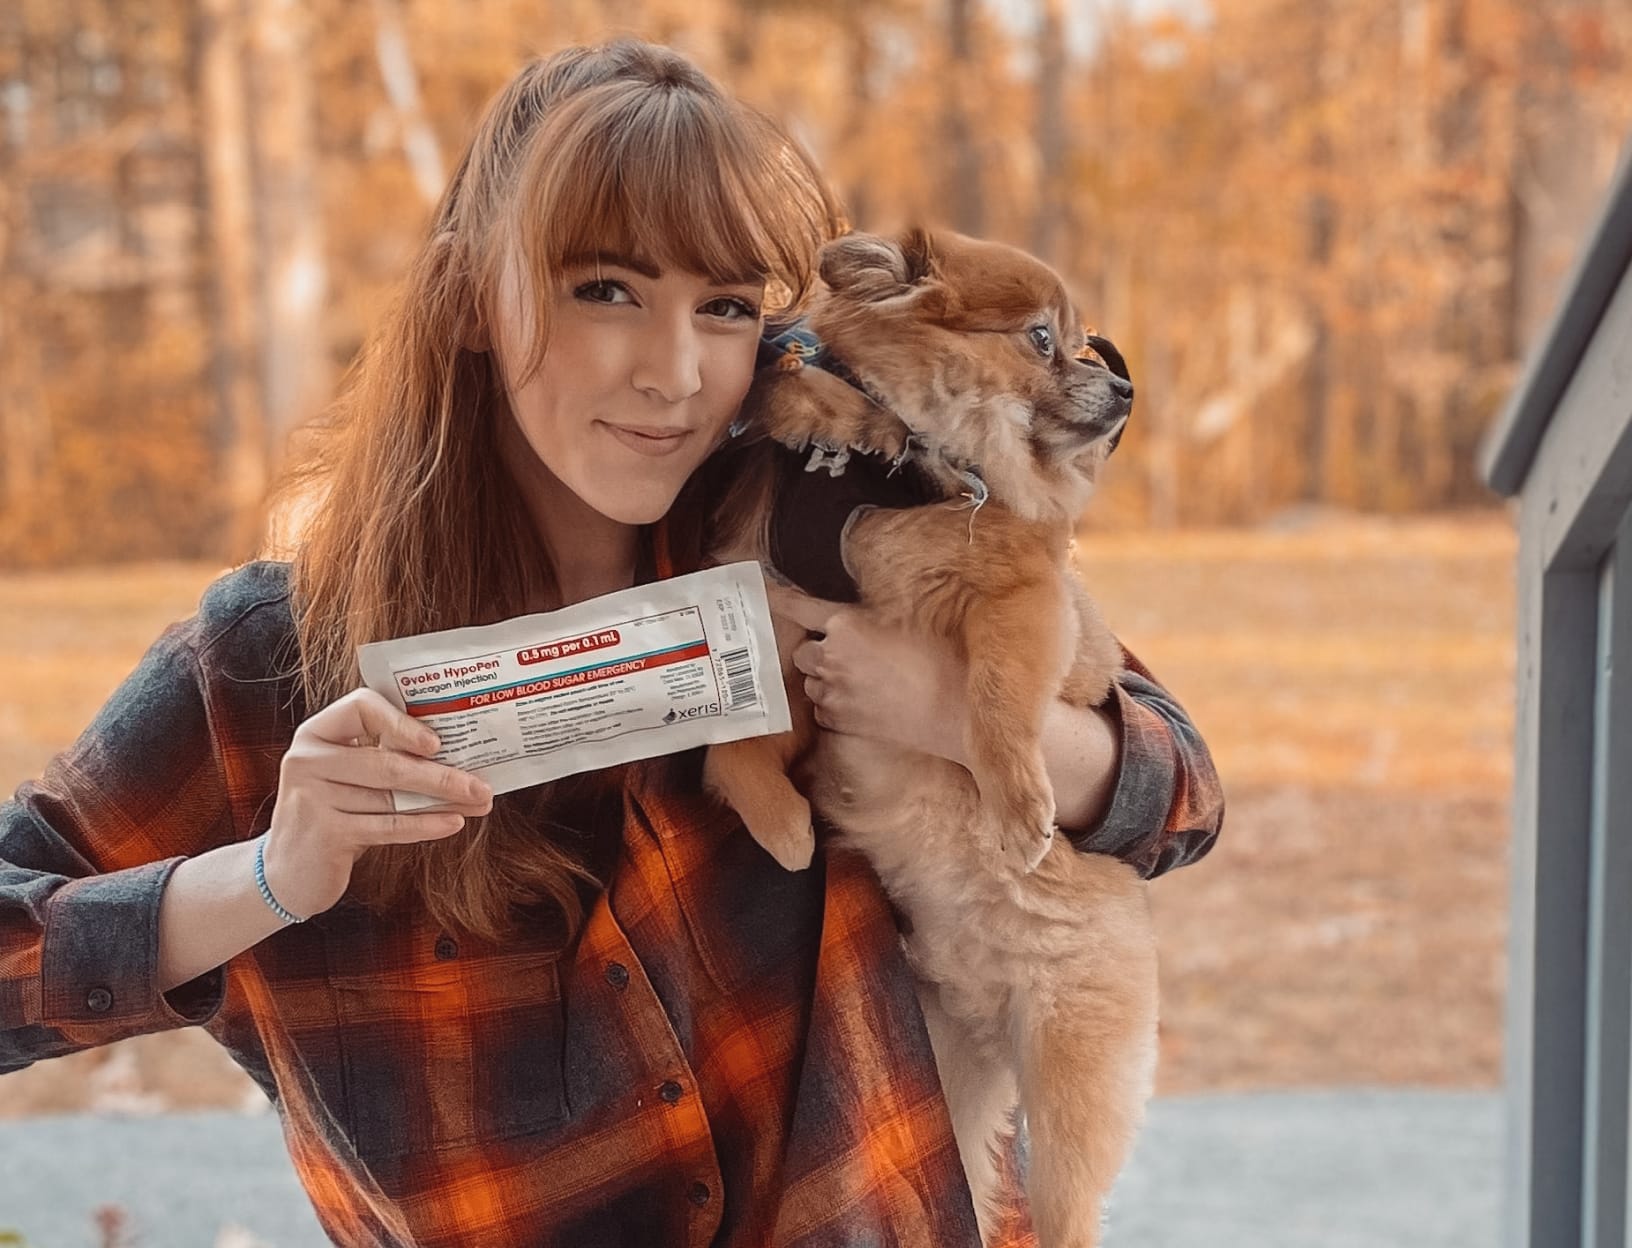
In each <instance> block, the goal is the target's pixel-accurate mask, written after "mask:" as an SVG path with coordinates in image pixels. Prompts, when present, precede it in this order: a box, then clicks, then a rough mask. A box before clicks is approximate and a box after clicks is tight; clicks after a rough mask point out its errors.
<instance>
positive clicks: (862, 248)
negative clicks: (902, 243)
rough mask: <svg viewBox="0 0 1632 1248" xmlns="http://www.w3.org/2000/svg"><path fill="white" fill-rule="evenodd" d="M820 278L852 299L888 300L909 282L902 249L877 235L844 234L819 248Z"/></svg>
mask: <svg viewBox="0 0 1632 1248" xmlns="http://www.w3.org/2000/svg"><path fill="white" fill-rule="evenodd" d="M818 265H819V268H820V272H821V275H822V280H823V281H824V282H826V283H827V284H828V285H829V286H830V287H832V288H833V289H834V290H836V291H841V292H843V293H844V294H847V295H849V296H851V297H852V298H855V299H887V298H888V297H889V296H891V295H898V294H900V293H901V291H902V289H903V288H904V287H906V286H908V285H911V283H910V281H909V280H908V278H907V260H906V257H905V256H903V255H902V254H901V249H900V248H899V247H897V246H896V245H895V244H894V243H892V242H891V241H890V240H889V239H887V238H880V237H879V236H878V235H877V234H846V235H845V236H844V237H843V238H836V239H834V240H833V241H832V242H831V243H828V244H827V246H825V247H823V248H822V254H821V257H820V259H819V260H818Z"/></svg>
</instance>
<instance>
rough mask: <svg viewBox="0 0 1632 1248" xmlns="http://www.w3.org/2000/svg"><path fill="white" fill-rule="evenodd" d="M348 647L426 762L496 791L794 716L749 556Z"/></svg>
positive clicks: (425, 801)
mask: <svg viewBox="0 0 1632 1248" xmlns="http://www.w3.org/2000/svg"><path fill="white" fill-rule="evenodd" d="M357 655H358V661H359V663H360V665H361V667H362V673H363V683H364V684H366V685H367V686H368V687H369V688H370V689H372V690H374V691H375V692H376V693H379V694H382V695H383V696H384V697H386V698H387V699H389V700H390V701H391V702H392V703H393V704H394V705H396V706H398V707H400V708H402V709H403V710H405V711H407V712H408V714H410V715H412V716H413V717H414V718H415V719H417V720H419V721H420V722H421V723H423V724H425V725H427V726H428V727H430V728H432V729H434V730H435V732H436V735H437V736H438V737H440V738H441V739H442V748H441V749H440V750H439V751H438V752H437V754H436V760H437V761H438V762H441V763H447V764H449V765H450V766H455V767H462V768H464V769H465V770H467V771H472V772H476V773H477V774H479V775H480V776H481V777H482V778H483V779H484V780H486V781H487V782H488V783H489V784H490V785H492V786H493V791H494V792H495V793H508V792H509V791H510V790H512V789H520V788H525V787H527V786H528V785H533V784H541V783H543V782H544V781H546V780H555V779H558V778H560V777H561V776H570V775H572V774H574V773H576V772H580V771H590V770H593V769H595V768H600V767H610V766H613V765H615V764H617V763H627V762H631V761H633V760H634V759H639V758H652V757H654V756H656V755H659V754H672V753H674V752H675V751H677V750H687V749H691V748H692V747H694V746H699V745H713V744H716V743H718V742H721V741H736V740H740V739H741V738H744V737H756V736H764V735H767V734H769V733H775V732H786V731H788V729H789V728H790V727H791V726H792V720H791V719H790V717H789V714H788V699H787V692H786V690H784V689H783V687H782V670H781V665H780V663H779V661H778V658H777V653H776V638H775V636H774V634H773V633H772V630H771V611H770V604H769V602H768V601H767V599H766V596H765V577H764V573H763V572H762V571H761V570H760V567H759V565H758V564H757V563H754V562H752V561H748V562H743V563H730V564H726V565H724V566H723V567H717V568H710V569H708V570H706V571H703V572H694V573H691V574H690V575H687V576H677V577H673V578H671V579H670V580H666V581H655V582H653V583H652V584H649V585H637V586H635V587H634V588H633V589H625V590H619V591H618V592H617V593H614V594H607V595H605V596H604V597H600V598H592V599H590V600H588V601H587V602H580V603H575V604H574V605H572V606H570V607H564V608H563V609H561V610H559V611H550V612H546V613H544V614H541V615H524V616H520V617H518V618H516V619H513V620H505V621H504V622H502V623H499V624H488V625H483V626H480V627H475V628H451V629H447V630H446V631H444V632H439V633H424V634H421V635H420V636H417V637H400V638H397V639H396V640H393V641H378V642H373V643H370V644H369V645H365V646H359V647H358V650H357ZM392 797H393V799H394V801H395V804H396V808H397V810H399V811H409V810H422V809H425V808H426V807H430V806H434V805H437V804H438V802H437V800H436V799H433V798H429V797H425V796H423V795H421V794H418V793H402V792H396V793H393V794H392Z"/></svg>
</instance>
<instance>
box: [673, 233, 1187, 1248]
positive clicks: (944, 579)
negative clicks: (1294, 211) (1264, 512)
mask: <svg viewBox="0 0 1632 1248" xmlns="http://www.w3.org/2000/svg"><path fill="white" fill-rule="evenodd" d="M821 275H822V279H823V288H822V290H821V291H820V292H819V294H818V295H817V296H816V298H815V300H814V301H813V304H812V306H811V309H810V311H809V313H808V317H807V321H808V329H809V331H810V332H809V333H807V334H805V336H804V337H803V338H802V339H798V340H793V341H791V342H790V343H789V351H790V354H789V355H788V356H787V357H786V358H785V359H784V360H783V361H782V362H781V365H780V366H778V367H773V368H768V369H766V370H763V371H762V373H761V374H760V377H759V379H758V380H757V381H756V382H755V386H754V389H753V391H752V392H751V393H750V396H749V402H748V405H747V407H746V408H745V419H746V423H747V424H748V425H749V427H750V428H752V429H753V430H754V431H755V434H756V436H763V439H764V440H763V442H762V443H760V444H758V445H756V446H753V447H751V448H749V451H748V458H749V459H750V461H752V462H755V463H756V466H755V467H754V468H753V470H752V471H750V472H749V473H748V474H746V476H745V478H744V481H745V484H744V485H743V486H742V487H741V488H742V489H743V490H744V491H746V492H747V493H748V495H749V499H750V501H751V502H752V503H753V505H752V506H751V507H749V508H748V511H747V514H748V516H749V519H748V521H746V522H745V523H744V525H743V527H741V528H740V529H738V530H737V531H736V532H734V533H732V534H730V535H729V536H728V538H727V539H726V542H725V546H724V548H723V549H721V550H720V551H718V552H717V554H718V557H719V558H721V559H722V560H726V559H736V558H757V559H760V560H762V561H764V562H765V564H766V566H767V567H769V568H772V569H773V570H774V569H776V567H777V565H778V563H779V559H778V555H779V554H782V553H784V552H785V551H786V550H791V549H793V548H794V547H796V546H800V547H802V546H804V545H808V544H809V543H810V542H816V541H820V540H821V535H820V534H819V533H814V532H807V533H803V534H801V535H800V536H801V539H802V540H801V541H797V542H788V543H782V544H780V547H781V548H780V549H779V542H778V537H777V535H778V526H779V524H782V523H784V521H785V519H786V516H787V514H788V508H787V506H786V504H787V500H788V496H789V492H790V491H794V490H805V489H808V488H811V486H812V483H814V482H821V481H823V480H824V478H823V473H824V472H825V473H826V474H828V475H827V478H826V480H833V479H836V478H839V477H841V476H843V475H844V474H845V473H846V472H848V471H850V470H851V469H852V468H853V469H855V470H857V471H858V472H859V471H861V469H862V466H863V465H868V464H870V465H871V466H872V467H871V469H870V470H871V471H873V473H874V476H875V477H882V478H883V479H886V480H888V481H890V482H891V483H892V486H894V485H898V484H899V483H898V482H897V481H896V478H897V476H898V474H899V473H907V474H911V475H912V476H913V477H914V482H913V486H912V490H915V491H916V493H912V492H910V491H909V493H908V494H907V495H906V496H905V501H906V503H907V504H908V505H902V500H901V499H896V500H895V501H894V502H893V503H890V502H886V503H885V504H884V505H880V506H867V505H860V506H858V507H856V508H855V509H853V510H849V511H847V512H846V513H845V514H844V516H842V517H841V519H842V521H843V523H842V527H841V526H840V525H835V526H834V527H835V529H836V540H837V541H838V542H839V543H840V548H841V551H842V561H843V568H844V570H845V571H846V572H848V574H849V576H850V577H852V578H853V581H854V585H855V588H856V591H857V597H859V601H860V602H861V603H863V604H864V605H865V606H866V607H867V608H868V609H869V610H871V611H872V612H875V613H876V614H877V615H878V616H879V617H881V618H882V619H883V620H884V621H885V622H887V623H890V624H893V625H896V626H898V627H902V628H907V629H913V630H923V631H926V632H929V633H933V634H937V635H939V636H941V637H943V638H947V639H950V640H951V641H952V642H953V643H954V644H955V645H956V647H957V649H958V651H959V652H960V654H961V655H962V657H963V658H964V659H965V660H966V661H967V663H968V672H969V689H968V697H969V704H970V706H971V707H972V708H974V713H973V715H972V722H971V726H970V733H969V736H970V739H969V742H968V754H969V760H970V765H969V768H968V770H965V769H964V768H963V767H960V766H958V765H957V764H955V763H951V762H948V761H946V760H944V759H939V758H931V757H928V756H925V755H920V754H916V753H913V752H911V751H907V750H904V749H897V748H893V747H891V746H888V745H885V744H882V743H880V742H877V741H870V740H862V739H859V738H856V737H851V736H845V735H842V734H836V733H823V732H819V731H818V730H817V726H816V723H815V720H814V715H813V711H812V708H811V705H810V702H809V700H808V699H807V698H806V697H805V696H804V689H803V682H802V677H801V676H800V674H799V673H798V672H796V671H795V670H794V669H793V668H792V666H791V664H790V663H789V659H788V656H789V655H790V654H791V653H792V650H793V648H794V646H795V645H796V644H797V643H798V642H799V641H801V640H802V639H803V633H802V631H801V630H799V629H798V628H797V626H795V625H791V624H790V623H789V622H787V621H783V620H779V621H778V638H777V640H778V645H779V648H780V650H781V654H782V656H783V664H784V679H785V682H786V684H787V686H788V693H789V700H790V703H791V705H792V706H793V708H794V730H793V731H792V732H790V733H785V734H782V735H780V736H776V737H761V738H756V739H754V740H750V741H742V742H735V743H732V744H730V745H725V746H715V747H713V748H711V749H710V751H709V755H708V760H707V764H706V767H705V772H704V775H705V779H706V781H707V782H708V784H709V785H710V787H711V788H713V789H714V791H715V792H717V793H718V794H719V795H720V796H721V797H723V798H724V799H725V800H726V801H728V802H729V803H731V805H732V806H733V807H734V808H735V809H736V810H737V811H738V813H740V814H741V815H742V816H743V820H744V822H745V823H746V825H747V827H748V829H749V831H750V832H751V833H752V835H753V836H754V837H755V839H757V840H758V841H759V842H760V844H761V845H763V846H764V847H765V848H766V849H767V850H768V851H770V852H771V853H772V854H773V855H775V856H776V858H777V859H778V861H780V862H781V863H782V864H783V865H784V866H786V867H788V868H790V869H799V868H802V867H804V866H806V865H808V864H809V862H810V858H811V853H812V849H813V845H814V838H813V834H812V826H811V806H812V805H814V807H815V809H816V811H817V812H819V813H820V814H821V815H822V816H823V817H824V818H825V819H826V820H827V821H828V822H830V823H831V824H832V825H833V827H834V828H835V829H836V830H837V832H838V833H839V835H840V837H841V839H842V843H843V844H846V845H849V846H853V847H855V848H857V849H859V850H861V851H862V852H863V853H865V854H866V855H867V856H868V858H869V859H870V860H871V861H872V863H873V865H874V867H875V868H876V869H877V871H878V873H879V876H880V878H881V879H882V881H883V883H884V885H885V887H886V889H887V890H888V892H889V893H890V895H891V897H892V898H893V899H894V900H895V902H896V904H897V905H898V906H899V907H900V909H901V910H902V912H903V913H904V915H905V916H906V918H907V920H908V925H907V926H908V927H909V930H908V931H907V933H906V934H905V935H904V936H903V940H904V942H905V948H906V951H907V955H908V957H909V959H910V960H911V963H912V965H913V968H914V970H915V971H916V972H917V974H918V977H919V981H920V994H919V995H920V998H921V1000H922V1004H923V1010H924V1017H925V1019H926V1021H927V1022H928V1025H929V1033H930V1039H931V1041H932V1043H933V1045H934V1050H935V1056H936V1062H937V1065H938V1067H939V1070H940V1073H941V1080H942V1084H943V1086H944V1088H945V1091H946V1099H947V1104H948V1106H949V1108H950V1110H951V1116H952V1124H953V1128H954V1130H955V1132H956V1135H957V1140H958V1147H959V1151H960V1153H961V1155H962V1158H963V1164H964V1168H965V1170H966V1172H967V1174H968V1177H969V1183H970V1187H971V1190H972V1192H973V1195H974V1199H975V1211H976V1215H977V1218H978V1219H979V1221H980V1226H981V1233H982V1236H983V1238H984V1239H986V1240H987V1242H990V1235H991V1227H992V1222H993V1210H992V1208H991V1198H992V1195H993V1193H994V1189H995V1185H996V1180H997V1173H996V1165H995V1160H994V1147H995V1146H996V1145H997V1144H999V1143H1000V1142H1001V1140H1002V1138H1003V1136H1004V1135H1005V1134H1006V1133H1007V1132H1008V1131H1010V1130H1011V1129H1012V1115H1013V1112H1014V1109H1015V1106H1016V1103H1018V1104H1019V1107H1020V1109H1021V1111H1022V1112H1023V1113H1024V1114H1025V1118H1026V1123H1027V1126H1028V1129H1029V1132H1030V1137H1031V1154H1030V1166H1029V1175H1028V1179H1027V1187H1028V1194H1029V1198H1030V1204H1031V1209H1032V1217H1033V1221H1034V1223H1035V1226H1036V1229H1037V1232H1038V1235H1039V1238H1040V1240H1041V1242H1042V1245H1043V1248H1089V1246H1091V1245H1094V1244H1097V1243H1098V1240H1099V1230H1100V1220H1101V1210H1102V1203H1103V1200H1104V1197H1105V1195H1106V1193H1107V1192H1108V1191H1109V1189H1110V1187H1111V1185H1112V1182H1113V1181H1114V1179H1115V1178H1116V1175H1117V1173H1118V1172H1119V1170H1120V1169H1121V1167H1122V1165H1123V1163H1124V1161H1125V1160H1126V1158H1127V1155H1128V1152H1129V1150H1130V1148H1131V1145H1132V1142H1133V1138H1134V1134H1135V1132H1136V1130H1137V1127H1138V1124H1139V1122H1140V1120H1141V1118H1142V1116H1143V1112H1144V1104H1145V1102H1146V1100H1147V1099H1148V1097H1149V1094H1150V1090H1151V1085H1152V1081H1153V1076H1154V1069H1155V1033H1156V1008H1157V994H1156V952H1155V941H1154V937H1153V934H1152V929H1151V922H1150V913H1149V908H1148V905H1147V901H1146V896H1145V887H1144V884H1143V882H1142V881H1141V880H1140V879H1139V878H1138V875H1137V873H1136V872H1135V871H1134V870H1133V868H1132V867H1130V866H1128V865H1127V864H1125V863H1122V862H1120V861H1118V860H1116V859H1114V858H1110V857H1107V856H1104V855H1097V854H1085V853H1082V852H1079V851H1077V850H1076V849H1074V848H1073V847H1072V846H1070V845H1069V844H1066V845H1060V846H1055V845H1054V840H1055V830H1054V802H1053V796H1052V789H1051V786H1050V783H1049V779H1048V775H1047V773H1046V772H1045V770H1044V766H1043V755H1042V747H1041V737H1042V725H1043V717H1044V713H1045V710H1046V707H1047V706H1048V704H1049V702H1050V700H1051V699H1053V698H1054V697H1055V696H1056V695H1058V694H1059V693H1060V692H1061V691H1062V690H1063V691H1064V695H1065V696H1066V697H1067V698H1068V699H1069V700H1070V701H1072V702H1074V703H1076V704H1079V705H1094V704H1097V703H1099V702H1101V701H1103V700H1104V699H1105V698H1106V696H1107V695H1108V693H1109V689H1110V684H1111V681H1112V679H1113V677H1114V676H1115V674H1116V672H1117V671H1118V670H1119V669H1120V667H1121V665H1122V651H1121V647H1120V646H1119V644H1118V643H1117V642H1116V640H1115V638H1114V637H1113V636H1112V635H1111V633H1110V632H1109V630H1108V629H1107V628H1106V626H1105V624H1104V622H1103V621H1102V620H1101V618H1100V616H1099V613H1098V612H1097V610H1096V609H1095V608H1094V606H1093V603H1092V602H1091V600H1090V599H1089V598H1088V596H1087V595H1086V594H1085V593H1084V592H1083V591H1082V589H1081V587H1080V585H1079V584H1078V583H1077V581H1076V578H1075V577H1074V575H1073V574H1072V571H1071V567H1070V556H1069V546H1070V539H1071V534H1072V529H1073V525H1074V521H1075V519H1076V517H1077V516H1078V514H1079V513H1080V512H1081V510H1082V508H1083V506H1084V504H1085V503H1086V502H1087V499H1088V496H1089V493H1090V492H1091V489H1092V486H1093V483H1094V479H1095V476H1096V474H1097V472H1098V471H1099V469H1100V466H1101V465H1102V464H1103V462H1104V460H1105V457H1106V456H1107V455H1108V454H1109V451H1110V449H1111V447H1113V446H1114V443H1115V439H1116V438H1117V437H1118V436H1119V435H1120V432H1121V428H1122V425H1123V423H1124V422H1125V420H1126V418H1127V415H1128V412H1129V410H1130V407H1131V401H1132V386H1131V385H1130V384H1128V383H1127V381H1126V380H1125V379H1124V378H1121V377H1118V376H1117V375H1115V374H1114V373H1113V372H1112V371H1110V370H1109V369H1107V368H1106V367H1105V366H1104V365H1103V364H1102V363H1100V362H1099V361H1098V360H1095V359H1094V358H1092V357H1091V356H1089V355H1088V351H1087V348H1088V345H1089V344H1090V343H1094V344H1098V347H1099V350H1100V351H1101V353H1102V354H1104V355H1106V356H1107V357H1108V358H1110V359H1112V360H1113V361H1114V362H1115V363H1116V364H1117V365H1118V366H1120V357H1118V356H1116V355H1115V352H1114V348H1111V347H1110V344H1109V343H1106V342H1104V341H1103V340H1099V339H1090V338H1087V337H1086V336H1085V335H1084V333H1083V331H1082V329H1081V321H1080V320H1079V319H1078V317H1077V314H1076V311H1075V309H1074V308H1073V307H1072V305H1071V302H1070V300H1069V298H1068V297H1067V295H1066V292H1065V289H1064V287H1063V285H1062V284H1061V282H1060V280H1059V278H1058V277H1057V276H1056V275H1055V274H1054V273H1053V272H1052V271H1051V270H1050V269H1049V268H1048V267H1047V266H1045V265H1043V264H1041V263H1040V262H1039V261H1037V260H1035V259H1033V258H1032V257H1030V256H1028V255H1026V254H1025V253H1023V252H1020V251H1017V250H1015V249H1013V248H1010V247H1005V246H1002V245H999V244H994V243H987V242H980V241H977V240H974V239H969V238H964V237H961V236H958V235H954V234H949V233H936V234H933V235H931V234H928V233H926V232H924V231H919V230H914V231H910V232H908V233H907V234H906V235H905V236H904V237H902V238H901V239H899V240H891V239H885V238H880V237H876V236H870V235H850V236H848V237H845V238H842V239H839V240H837V241H836V242H834V243H831V244H829V246H828V247H827V248H826V249H825V250H824V252H823V254H822V259H821ZM823 360H827V361H828V363H827V364H825V365H822V364H821V361H823ZM818 365H820V366H818ZM789 448H793V449H789ZM806 452H808V453H809V459H808V461H805V462H804V463H802V464H801V463H797V462H796V463H795V464H794V469H793V471H791V472H790V470H789V469H788V467H787V457H788V456H789V455H792V454H795V453H797V455H798V456H799V457H800V459H803V457H804V455H805V454H806ZM756 454H757V455H759V456H760V458H759V459H758V460H757V461H753V456H754V455H756ZM779 465H780V466H779ZM886 465H887V467H885V466H886ZM742 502H743V497H742V496H741V495H739V496H738V497H737V498H736V499H734V500H733V505H734V506H735V507H739V508H740V506H741V504H742ZM912 504H916V505H912ZM846 506H848V504H846ZM737 514H743V513H742V512H741V511H740V510H739V511H738V513H737ZM794 523H795V524H801V523H804V521H803V520H801V519H800V518H799V514H798V513H797V512H795V513H794ZM817 527H820V525H819V524H818V526H817ZM784 570H785V569H784ZM790 776H791V777H792V778H790ZM795 779H797V780H799V782H800V783H799V784H798V785H796V784H795V783H794V780H795ZM801 790H802V791H801ZM807 796H808V804H807Z"/></svg>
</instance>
